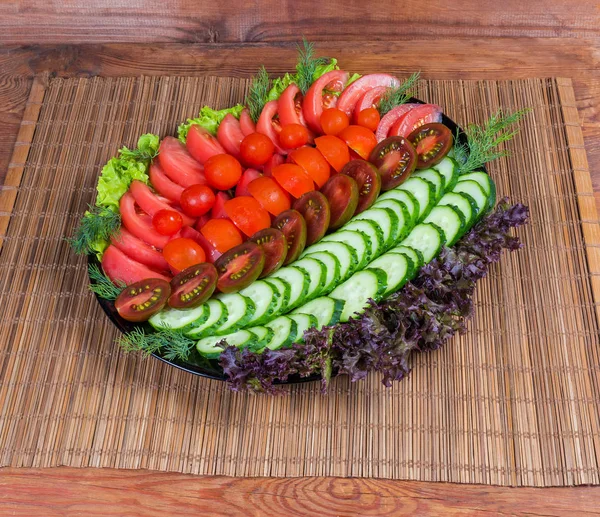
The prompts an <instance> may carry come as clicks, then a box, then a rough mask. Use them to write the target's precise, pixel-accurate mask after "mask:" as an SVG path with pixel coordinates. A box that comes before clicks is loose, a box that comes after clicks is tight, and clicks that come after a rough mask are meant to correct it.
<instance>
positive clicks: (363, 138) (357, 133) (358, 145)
mask: <svg viewBox="0 0 600 517" xmlns="http://www.w3.org/2000/svg"><path fill="white" fill-rule="evenodd" d="M338 138H340V139H342V140H343V141H344V142H346V145H347V146H348V147H349V148H350V149H352V150H353V151H354V152H356V153H357V154H358V155H359V156H360V157H361V158H362V159H363V160H366V159H367V158H368V157H369V154H371V151H372V150H373V148H374V147H375V146H376V145H377V139H376V138H375V133H373V131H371V130H370V129H367V128H366V127H362V126H348V127H347V128H346V129H344V130H343V131H342V132H341V133H340V134H339V135H338Z"/></svg>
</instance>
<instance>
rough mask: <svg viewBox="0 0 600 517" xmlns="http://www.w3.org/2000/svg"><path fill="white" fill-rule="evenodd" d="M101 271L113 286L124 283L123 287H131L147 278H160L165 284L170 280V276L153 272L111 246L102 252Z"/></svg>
mask: <svg viewBox="0 0 600 517" xmlns="http://www.w3.org/2000/svg"><path fill="white" fill-rule="evenodd" d="M102 269H103V270H104V272H105V273H106V276H108V278H110V279H111V280H112V281H113V282H114V283H115V284H117V283H119V282H124V283H125V285H131V284H133V283H135V282H139V281H140V280H145V279H147V278H162V279H163V280H166V281H167V282H168V281H169V280H170V279H171V277H170V276H167V275H165V274H163V273H159V272H157V271H154V270H153V269H150V268H149V267H148V266H146V265H144V264H142V263H140V262H138V261H137V260H134V259H132V258H131V257H128V256H127V255H126V254H125V253H123V252H122V251H121V250H120V249H118V248H117V247H116V246H113V245H112V244H110V245H109V246H108V248H106V249H105V250H104V254H103V255H102Z"/></svg>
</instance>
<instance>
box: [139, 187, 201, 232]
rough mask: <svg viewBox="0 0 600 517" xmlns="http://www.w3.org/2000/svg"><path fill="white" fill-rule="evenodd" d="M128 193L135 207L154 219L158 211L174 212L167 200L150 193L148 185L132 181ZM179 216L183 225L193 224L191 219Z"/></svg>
mask: <svg viewBox="0 0 600 517" xmlns="http://www.w3.org/2000/svg"><path fill="white" fill-rule="evenodd" d="M129 192H131V194H132V195H133V198H134V199H135V203H136V205H137V206H139V207H140V208H141V209H142V210H143V211H144V212H146V213H147V214H148V215H149V216H150V217H154V214H156V212H158V211H159V210H175V208H173V207H172V206H171V205H170V204H169V203H168V201H169V200H168V199H166V198H163V197H161V196H157V195H156V194H155V193H154V192H152V190H151V189H150V187H149V186H148V185H146V184H145V183H142V182H141V181H139V180H133V181H132V182H131V185H129ZM176 211H177V210H176ZM179 215H181V216H182V219H183V224H187V225H191V224H194V219H193V218H191V217H189V216H187V215H184V214H181V213H180V214H179Z"/></svg>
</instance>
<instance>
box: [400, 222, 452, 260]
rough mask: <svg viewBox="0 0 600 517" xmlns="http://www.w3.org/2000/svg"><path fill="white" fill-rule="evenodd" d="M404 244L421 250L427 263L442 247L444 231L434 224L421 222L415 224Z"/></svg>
mask: <svg viewBox="0 0 600 517" xmlns="http://www.w3.org/2000/svg"><path fill="white" fill-rule="evenodd" d="M402 244H403V245H404V246H409V247H411V248H413V249H414V250H418V251H420V252H421V254H422V255H423V260H424V262H425V264H428V263H429V262H431V260H432V259H433V257H435V256H436V255H437V254H438V253H439V252H440V250H441V249H442V246H443V245H444V232H442V230H440V229H439V228H438V227H437V226H435V225H433V224H430V223H421V224H418V225H417V226H415V228H414V229H413V231H412V232H410V235H409V236H408V237H407V238H406V239H404V241H402Z"/></svg>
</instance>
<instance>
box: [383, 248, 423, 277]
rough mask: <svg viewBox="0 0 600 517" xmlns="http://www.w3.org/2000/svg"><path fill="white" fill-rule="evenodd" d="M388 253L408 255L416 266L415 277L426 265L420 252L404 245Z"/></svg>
mask: <svg viewBox="0 0 600 517" xmlns="http://www.w3.org/2000/svg"><path fill="white" fill-rule="evenodd" d="M388 253H403V254H404V255H406V256H407V257H408V258H409V259H410V260H411V261H412V263H413V264H414V267H415V271H414V272H413V275H414V273H416V272H417V271H418V270H419V269H421V268H422V267H423V265H424V264H425V260H424V259H423V254H422V253H421V252H420V251H419V250H416V249H414V248H409V247H408V246H404V245H403V244H400V245H399V246H396V247H395V248H392V249H391V250H390V251H389V252H388Z"/></svg>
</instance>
